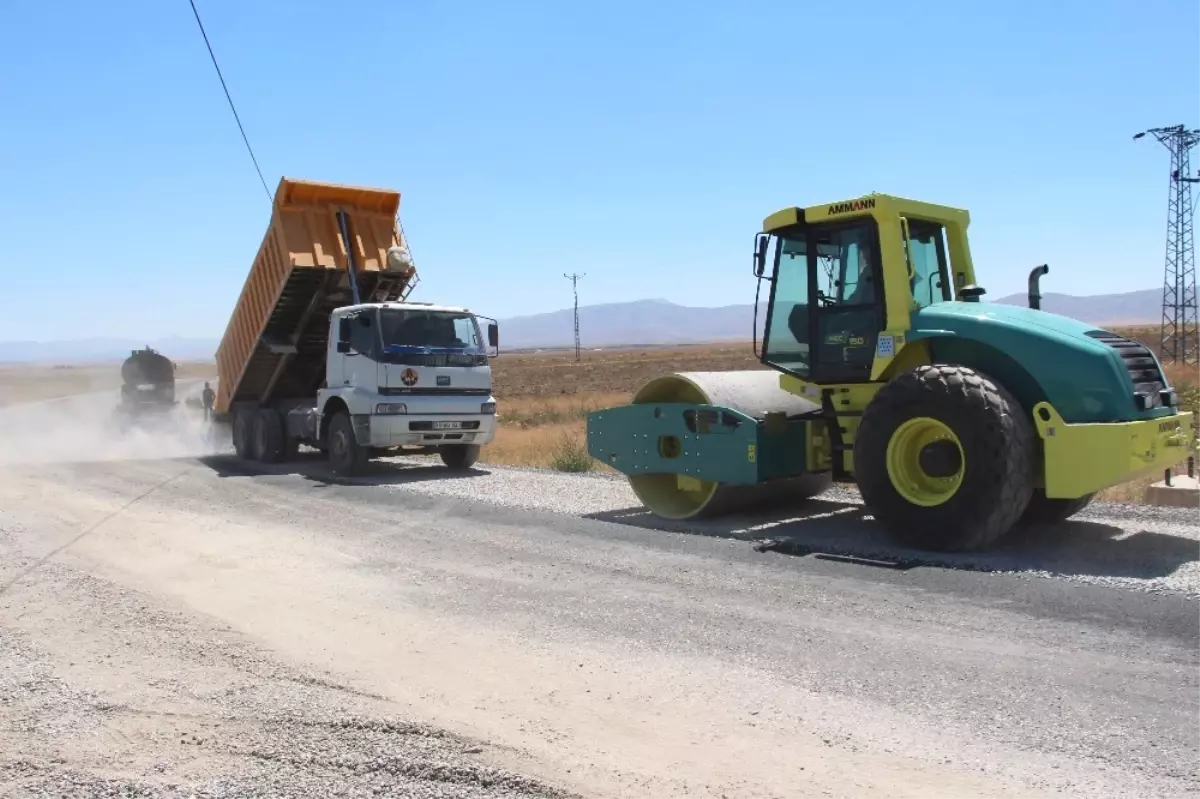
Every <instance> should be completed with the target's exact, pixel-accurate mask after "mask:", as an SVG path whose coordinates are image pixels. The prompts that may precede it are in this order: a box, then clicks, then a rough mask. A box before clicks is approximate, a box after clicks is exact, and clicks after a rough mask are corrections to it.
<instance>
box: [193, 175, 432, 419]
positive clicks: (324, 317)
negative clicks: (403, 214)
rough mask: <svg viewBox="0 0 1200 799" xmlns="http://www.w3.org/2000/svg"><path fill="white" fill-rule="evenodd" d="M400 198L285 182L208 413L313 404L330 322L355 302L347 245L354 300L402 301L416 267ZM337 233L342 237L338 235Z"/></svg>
mask: <svg viewBox="0 0 1200 799" xmlns="http://www.w3.org/2000/svg"><path fill="white" fill-rule="evenodd" d="M399 208H400V193H399V192H398V191H393V190H390V189H374V188H365V187H361V186H344V185H339V184H334V183H320V182H316V181H310V180H297V179H294V178H283V179H281V180H280V181H279V186H278V187H277V188H276V190H275V200H274V203H273V206H272V213H271V221H270V224H269V225H268V227H267V231H266V234H265V235H264V236H263V240H262V244H261V245H260V246H259V250H258V255H257V256H256V257H255V259H254V263H253V265H252V266H251V268H250V274H249V275H247V277H246V282H245V284H244V285H243V287H242V293H241V296H240V297H239V298H238V301H237V305H236V306H235V307H234V309H233V313H232V315H231V316H230V319H229V324H228V326H227V327H226V329H225V335H224V337H223V338H222V339H221V344H220V347H219V348H218V349H217V375H218V384H217V395H216V399H215V410H216V412H217V414H218V415H219V416H221V417H224V416H226V415H227V414H228V412H229V410H230V408H231V407H232V406H233V405H234V404H240V403H254V404H257V405H263V406H266V405H268V404H276V405H278V404H279V403H283V402H286V401H287V400H289V399H293V398H294V399H296V400H305V401H308V402H311V401H312V399H313V397H314V396H315V395H316V392H317V390H318V389H319V388H320V387H321V385H322V383H323V382H324V380H325V355H326V348H327V347H328V337H329V316H330V313H331V312H332V311H333V309H335V308H338V307H340V306H344V305H350V304H352V303H354V302H355V297H354V292H353V290H352V286H351V282H350V271H349V269H348V267H349V266H350V264H349V262H348V259H347V248H346V242H345V238H347V237H348V239H349V241H350V242H351V243H352V245H353V247H352V249H351V250H350V252H351V254H352V256H353V259H352V260H353V270H354V278H355V281H356V283H357V288H358V301H359V302H390V301H397V300H402V299H404V298H405V297H407V296H408V293H409V292H410V291H411V290H412V288H413V286H414V285H415V284H416V280H417V275H416V269H415V268H414V267H413V266H412V264H411V262H410V261H407V260H406V259H405V260H404V261H403V262H402V263H398V264H396V265H389V261H388V251H389V249H390V248H392V247H397V246H399V247H404V248H405V250H407V243H406V242H404V241H403V235H402V233H401V230H400V228H399V225H398V222H397V213H398V211H399ZM343 229H345V230H346V231H348V235H347V236H346V237H344V236H343V232H342V231H343Z"/></svg>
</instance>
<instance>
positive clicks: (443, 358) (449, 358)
mask: <svg viewBox="0 0 1200 799" xmlns="http://www.w3.org/2000/svg"><path fill="white" fill-rule="evenodd" d="M384 358H385V360H386V361H387V362H388V363H394V364H398V365H401V366H487V363H488V358H487V356H486V355H483V354H477V353H452V354H428V355H427V354H423V353H407V352H403V353H401V352H392V353H387V354H386V355H385V356H384Z"/></svg>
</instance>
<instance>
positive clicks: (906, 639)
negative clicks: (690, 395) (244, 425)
mask: <svg viewBox="0 0 1200 799" xmlns="http://www.w3.org/2000/svg"><path fill="white" fill-rule="evenodd" d="M7 446H9V450H8V451H9V453H10V455H11V454H12V451H13V447H12V446H11V445H7ZM204 446H206V447H207V446H209V444H205V445H204ZM79 454H80V456H81V459H82V460H84V461H88V460H90V461H92V462H72V463H65V462H59V463H48V462H45V460H46V459H42V462H37V461H38V459H37V458H30V459H28V460H29V461H30V462H27V463H25V464H24V465H17V464H15V463H14V464H11V465H9V466H8V467H6V468H5V471H3V472H0V509H2V510H0V796H41V795H77V793H78V792H77V791H76V789H75V787H74V786H78V785H83V786H86V789H85V792H86V793H88V795H95V794H97V793H99V792H100V790H101V789H102V788H103V789H105V790H108V791H109V792H110V795H114V796H193V795H197V796H260V795H261V796H304V797H308V796H312V797H316V796H342V795H345V796H363V795H378V794H379V793H380V792H381V793H382V794H383V795H389V794H390V795H405V796H425V795H428V796H549V795H555V794H556V792H563V793H575V794H580V795H588V796H594V795H602V796H613V795H622V796H681V795H689V796H720V795H730V796H734V795H738V796H745V795H755V796H798V795H805V796H823V795H831V796H845V795H855V796H1015V795H1025V796H1028V795H1077V796H1089V797H1093V796H1130V797H1134V796H1137V797H1148V796H1163V797H1168V796H1170V797H1178V796H1200V769H1198V768H1197V766H1196V763H1197V753H1198V750H1200V731H1198V728H1197V724H1196V719H1197V716H1198V714H1200V701H1198V693H1200V692H1198V689H1200V679H1198V674H1200V669H1198V666H1200V656H1198V655H1200V624H1198V611H1200V601H1198V599H1200V591H1198V590H1197V588H1198V585H1200V581H1198V578H1197V571H1196V568H1197V563H1198V561H1200V543H1198V539H1200V525H1198V524H1197V516H1196V514H1195V513H1194V512H1191V511H1179V510H1168V509H1138V508H1132V507H1125V506H1097V507H1096V508H1095V509H1094V510H1093V511H1092V512H1090V513H1089V515H1088V516H1087V517H1086V518H1085V519H1084V520H1083V521H1080V522H1077V523H1075V524H1072V525H1068V526H1066V527H1064V528H1062V529H1061V530H1058V531H1054V532H1052V533H1051V532H1048V531H1030V533H1028V534H1027V535H1026V537H1025V540H1024V541H1016V542H1014V543H1013V544H1012V545H1010V546H1009V547H1006V548H1005V549H1003V550H1001V551H998V552H995V553H990V554H987V555H976V556H963V557H953V558H928V557H924V556H922V555H921V554H920V553H915V552H909V551H904V550H900V549H897V548H895V547H893V546H891V545H890V544H889V543H888V542H887V541H886V540H885V539H883V538H881V537H880V536H879V535H878V532H877V531H876V530H875V529H874V526H873V524H871V522H870V521H869V520H864V518H863V513H862V507H861V505H859V504H858V503H857V502H856V500H855V497H854V496H853V494H852V493H849V492H834V493H831V494H830V495H827V496H826V497H823V498H822V499H821V500H820V501H818V502H815V503H813V504H812V506H811V507H810V508H809V509H808V510H807V512H806V513H805V514H803V515H800V514H798V513H797V512H795V511H790V512H786V513H785V512H780V511H776V512H775V513H774V514H772V515H767V514H764V515H761V516H757V517H751V518H739V519H734V520H732V521H728V520H727V521H725V522H722V523H719V524H718V523H709V524H705V525H662V524H656V523H654V522H652V521H651V520H650V519H649V518H648V517H647V516H646V515H645V514H644V513H643V512H641V511H639V510H638V509H637V508H636V507H635V504H636V503H634V502H633V501H632V498H631V495H630V494H629V492H628V489H627V488H626V487H625V485H624V483H623V482H622V481H620V480H615V479H608V478H604V477H587V476H569V475H560V474H551V473H542V472H533V471H521V470H505V469H497V468H487V467H482V468H479V469H476V470H474V471H472V472H470V473H467V474H464V475H460V476H450V475H449V473H448V472H447V471H446V470H444V469H442V468H441V467H440V466H432V465H429V464H428V463H427V462H425V461H422V460H421V459H398V460H395V461H391V462H385V463H380V464H379V465H378V468H377V470H376V471H375V473H374V474H373V475H372V476H370V477H368V478H365V479H363V480H356V481H335V480H332V479H330V478H329V476H328V474H327V472H326V471H325V470H324V468H323V465H322V464H321V463H320V462H319V461H317V460H315V459H313V458H304V459H302V460H301V461H299V462H298V463H296V464H289V465H288V466H286V467H279V468H275V469H271V470H269V471H267V470H260V469H256V470H247V469H245V468H244V467H242V466H241V465H239V464H237V463H235V462H233V460H232V459H230V458H228V457H226V456H222V455H215V456H213V455H209V456H206V457H202V458H187V457H179V458H174V459H161V460H153V461H150V460H140V461H130V460H121V459H120V458H121V457H123V455H122V453H121V452H119V451H117V450H112V449H107V450H105V451H104V452H103V453H101V454H97V453H79ZM172 454H177V453H174V452H172ZM10 460H11V461H19V460H22V458H20V457H15V456H14V457H11V458H10ZM663 528H669V529H663ZM48 556H49V557H48ZM5 586H7V588H4V587H5ZM121 791H124V793H121ZM99 795H104V794H103V793H99Z"/></svg>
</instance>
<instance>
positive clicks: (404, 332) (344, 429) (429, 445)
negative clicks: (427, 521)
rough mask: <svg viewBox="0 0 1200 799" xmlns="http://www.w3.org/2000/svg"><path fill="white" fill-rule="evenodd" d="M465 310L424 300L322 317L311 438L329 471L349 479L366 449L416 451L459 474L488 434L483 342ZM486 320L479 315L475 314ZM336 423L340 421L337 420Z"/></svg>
mask: <svg viewBox="0 0 1200 799" xmlns="http://www.w3.org/2000/svg"><path fill="white" fill-rule="evenodd" d="M480 318H481V317H478V316H477V315H476V314H474V313H472V312H471V311H470V310H469V309H467V308H462V307H457V306H449V305H435V304H432V303H424V302H412V301H404V302H379V303H362V304H359V305H350V306H345V307H341V308H337V309H335V310H334V311H333V312H332V313H331V314H330V319H329V338H328V344H327V351H326V365H325V385H324V387H323V388H321V389H320V390H319V391H318V394H317V408H316V410H317V411H318V413H319V414H320V435H319V438H320V439H321V440H322V442H323V443H325V444H326V446H327V448H328V451H329V457H330V460H331V461H332V463H333V465H334V467H335V469H336V470H337V471H344V472H354V471H356V470H357V466H358V465H360V464H361V463H362V462H364V461H365V460H366V459H367V458H369V457H370V455H371V454H373V452H377V451H380V450H389V449H395V448H398V447H411V446H416V447H421V448H423V449H425V450H426V451H429V450H433V451H436V452H438V453H439V454H440V455H441V457H442V460H443V462H445V463H446V465H447V466H450V467H451V468H467V467H469V466H471V465H472V464H474V463H475V461H476V459H477V458H478V457H479V450H480V447H481V446H483V445H484V444H487V443H489V442H490V441H492V439H493V438H495V435H496V400H495V398H494V397H493V396H492V370H491V365H490V362H489V359H490V358H491V357H492V356H494V355H495V354H498V346H499V331H498V327H497V324H496V322H495V320H490V319H489V320H488V325H487V328H486V330H487V334H486V338H484V336H483V335H482V334H481V330H480V325H479V319H480ZM482 318H484V319H486V318H487V317H482ZM341 417H345V418H341Z"/></svg>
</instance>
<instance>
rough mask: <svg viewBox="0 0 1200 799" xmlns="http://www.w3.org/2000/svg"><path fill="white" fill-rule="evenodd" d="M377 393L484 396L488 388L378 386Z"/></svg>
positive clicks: (403, 395) (416, 395)
mask: <svg viewBox="0 0 1200 799" xmlns="http://www.w3.org/2000/svg"><path fill="white" fill-rule="evenodd" d="M379 393H380V394H382V395H383V396H385V397H486V396H488V395H489V394H491V393H492V390H491V389H490V388H408V387H406V386H380V387H379Z"/></svg>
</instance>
